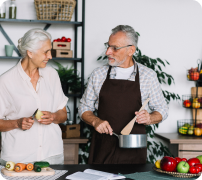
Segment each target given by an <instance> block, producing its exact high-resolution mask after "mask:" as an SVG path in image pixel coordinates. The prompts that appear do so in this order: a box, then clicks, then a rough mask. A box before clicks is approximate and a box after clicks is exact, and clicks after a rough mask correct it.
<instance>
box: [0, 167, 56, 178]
mask: <svg viewBox="0 0 202 180" xmlns="http://www.w3.org/2000/svg"><path fill="white" fill-rule="evenodd" d="M1 172H2V173H3V174H4V175H6V176H50V175H54V174H55V171H54V170H53V169H52V168H50V167H47V168H42V169H41V172H35V171H34V170H32V171H28V170H23V171H21V172H15V171H8V170H6V168H3V169H1Z"/></svg>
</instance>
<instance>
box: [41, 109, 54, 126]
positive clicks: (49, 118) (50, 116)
mask: <svg viewBox="0 0 202 180" xmlns="http://www.w3.org/2000/svg"><path fill="white" fill-rule="evenodd" d="M41 112H42V113H43V116H41V119H39V120H38V122H39V123H41V124H45V125H49V124H51V123H52V122H53V121H54V113H51V112H49V111H41Z"/></svg>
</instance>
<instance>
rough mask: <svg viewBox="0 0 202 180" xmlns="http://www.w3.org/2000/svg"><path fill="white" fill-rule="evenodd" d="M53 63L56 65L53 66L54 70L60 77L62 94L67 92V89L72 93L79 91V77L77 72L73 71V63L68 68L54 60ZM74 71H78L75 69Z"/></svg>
mask: <svg viewBox="0 0 202 180" xmlns="http://www.w3.org/2000/svg"><path fill="white" fill-rule="evenodd" d="M54 63H55V64H56V65H57V69H56V68H55V70H56V71H57V72H58V75H59V77H60V81H61V84H62V89H63V92H64V94H68V92H69V90H71V91H72V92H74V93H78V92H80V91H81V77H80V76H79V74H78V73H75V69H74V68H73V65H72V66H71V67H70V68H69V67H68V66H66V67H64V66H63V65H62V64H60V63H59V62H56V61H54ZM76 72H78V71H77V70H76Z"/></svg>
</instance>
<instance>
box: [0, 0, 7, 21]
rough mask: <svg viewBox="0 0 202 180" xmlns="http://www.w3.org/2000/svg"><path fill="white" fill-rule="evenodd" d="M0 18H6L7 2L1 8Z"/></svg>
mask: <svg viewBox="0 0 202 180" xmlns="http://www.w3.org/2000/svg"><path fill="white" fill-rule="evenodd" d="M0 18H4V19H5V18H6V5H5V2H4V3H2V5H1V6H0Z"/></svg>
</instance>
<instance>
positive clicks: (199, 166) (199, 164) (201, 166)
mask: <svg viewBox="0 0 202 180" xmlns="http://www.w3.org/2000/svg"><path fill="white" fill-rule="evenodd" d="M194 166H195V167H198V168H199V170H200V172H201V171H202V164H201V163H196V164H195V165H194Z"/></svg>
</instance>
